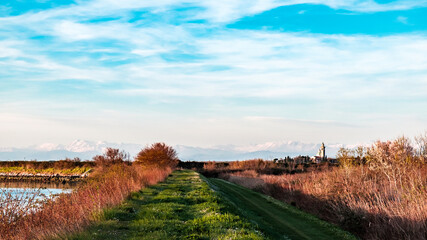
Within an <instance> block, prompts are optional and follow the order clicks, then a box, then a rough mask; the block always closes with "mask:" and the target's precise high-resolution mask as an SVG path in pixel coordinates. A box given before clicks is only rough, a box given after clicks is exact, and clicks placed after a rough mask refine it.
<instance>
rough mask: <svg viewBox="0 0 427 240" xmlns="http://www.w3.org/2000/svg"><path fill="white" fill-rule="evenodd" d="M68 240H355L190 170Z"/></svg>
mask: <svg viewBox="0 0 427 240" xmlns="http://www.w3.org/2000/svg"><path fill="white" fill-rule="evenodd" d="M207 183H208V184H207ZM210 187H212V188H213V189H215V192H214V191H212V190H211V189H210ZM70 238H71V239H74V240H80V239H81V240H83V239H111V238H114V239H331V240H333V239H355V238H354V237H353V236H351V235H350V234H348V233H346V232H344V231H342V230H339V229H338V228H337V227H335V226H333V225H331V224H328V223H326V222H323V221H320V220H318V219H316V218H315V217H313V216H311V215H309V214H306V213H303V212H301V211H299V210H297V209H296V208H294V207H292V206H289V205H286V204H284V203H281V202H279V201H276V200H274V199H272V198H268V197H266V196H263V195H261V194H259V193H256V192H253V191H251V190H248V189H245V188H242V187H240V186H237V185H234V184H231V183H227V182H225V181H223V180H219V179H206V178H204V177H203V176H201V177H199V175H198V174H197V173H195V172H193V171H188V170H185V171H175V172H174V173H173V174H172V175H171V176H170V177H169V178H168V179H167V180H166V181H165V182H163V183H160V184H157V185H155V186H152V187H150V188H146V189H143V190H141V191H139V192H136V193H133V194H132V195H131V197H130V199H128V200H127V201H125V202H124V203H123V204H122V205H120V206H119V207H116V208H112V209H108V210H105V211H104V213H103V215H102V217H101V218H100V220H99V221H98V222H97V223H95V224H94V225H92V226H91V227H90V228H89V229H87V230H86V231H85V232H83V233H79V234H76V235H73V236H71V237H70Z"/></svg>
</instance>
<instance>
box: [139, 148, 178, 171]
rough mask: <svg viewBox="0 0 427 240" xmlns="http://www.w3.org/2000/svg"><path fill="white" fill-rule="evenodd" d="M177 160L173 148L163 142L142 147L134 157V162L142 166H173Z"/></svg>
mask: <svg viewBox="0 0 427 240" xmlns="http://www.w3.org/2000/svg"><path fill="white" fill-rule="evenodd" d="M178 162H179V159H178V157H177V154H176V151H175V149H173V148H172V147H170V146H168V145H166V144H165V143H154V144H152V145H151V146H149V147H146V148H144V149H142V150H141V151H140V152H139V153H138V156H136V158H135V163H137V164H140V165H141V166H143V167H144V168H164V167H170V168H174V167H176V165H177V164H178Z"/></svg>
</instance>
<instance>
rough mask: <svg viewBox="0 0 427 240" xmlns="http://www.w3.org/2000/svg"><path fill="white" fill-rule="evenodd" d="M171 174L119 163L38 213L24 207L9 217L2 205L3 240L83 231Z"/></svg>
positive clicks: (0, 227)
mask: <svg viewBox="0 0 427 240" xmlns="http://www.w3.org/2000/svg"><path fill="white" fill-rule="evenodd" d="M170 172H171V169H169V168H165V169H150V170H142V169H141V168H140V167H138V166H130V165H127V164H115V165H112V166H109V167H105V168H100V170H99V171H98V172H96V174H95V175H94V176H92V177H91V179H90V180H88V182H86V183H85V184H84V185H82V186H81V187H79V188H78V189H77V190H75V191H73V192H72V193H71V194H62V195H60V196H59V197H57V198H55V199H54V200H51V201H48V202H46V203H45V204H44V205H43V206H42V207H41V208H40V209H39V210H38V211H32V212H28V211H26V210H25V208H24V209H22V210H21V212H19V213H17V215H15V216H14V217H12V218H7V217H8V215H7V214H8V213H7V209H8V206H7V204H5V205H4V206H3V205H0V214H1V213H4V214H3V215H4V216H2V217H3V218H2V219H1V220H2V223H3V224H1V225H0V239H47V238H51V237H61V236H65V235H66V234H68V233H70V232H74V231H78V230H81V229H82V228H83V227H85V226H87V225H88V224H89V223H90V222H91V221H93V220H96V219H97V218H98V217H99V215H100V213H101V210H102V209H103V208H106V207H111V206H114V205H117V204H119V203H121V202H122V201H123V200H124V199H125V198H126V197H127V196H129V194H130V193H131V192H133V191H136V190H139V189H141V188H143V187H145V186H148V185H152V184H155V183H157V182H159V181H161V180H163V179H165V178H166V177H167V176H168V174H169V173H170ZM2 202H7V201H3V200H2ZM9 207H10V206H9ZM9 217H10V216H9ZM4 219H5V220H6V221H3V220H4Z"/></svg>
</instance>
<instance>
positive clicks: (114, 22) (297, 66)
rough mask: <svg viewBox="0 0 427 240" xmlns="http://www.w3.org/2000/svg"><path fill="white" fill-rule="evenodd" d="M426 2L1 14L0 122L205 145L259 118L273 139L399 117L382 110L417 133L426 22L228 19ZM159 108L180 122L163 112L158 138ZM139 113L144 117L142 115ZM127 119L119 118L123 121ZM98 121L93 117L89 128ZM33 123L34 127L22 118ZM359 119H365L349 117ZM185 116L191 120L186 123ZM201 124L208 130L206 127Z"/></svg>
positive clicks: (147, 5) (367, 128) (107, 7)
mask: <svg viewBox="0 0 427 240" xmlns="http://www.w3.org/2000/svg"><path fill="white" fill-rule="evenodd" d="M426 3H427V1H393V2H391V3H388V4H378V3H376V2H375V1H371V0H366V1H356V0H355V1H344V0H343V1H336V0H333V1H332V0H323V1H321V0H313V1H301V0H295V1H273V0H269V1H265V0H259V1H252V2H251V3H250V4H249V3H248V2H247V1H168V0H160V1H137V0H124V1H119V2H117V1H113V0H111V1H105V0H102V1H101V0H99V1H98V0H97V1H77V2H76V3H75V4H70V5H63V6H60V7H57V8H52V9H43V10H37V11H30V12H27V13H23V14H21V15H17V16H5V17H0V39H1V40H0V77H1V79H2V81H0V97H1V98H2V99H5V100H4V101H2V102H1V103H0V109H1V110H2V114H3V115H2V117H3V118H2V121H3V123H5V124H6V125H4V126H5V127H0V129H1V132H2V133H4V132H5V133H9V134H11V133H10V132H9V131H8V130H7V129H13V131H15V130H18V129H21V128H22V126H24V128H22V129H23V130H22V133H20V137H21V138H24V135H25V134H24V131H29V132H31V133H32V134H35V135H37V134H38V135H43V132H44V131H47V130H48V129H55V131H56V132H61V131H64V132H66V134H64V135H66V138H67V139H72V138H78V136H77V137H76V136H75V133H79V134H83V135H84V136H82V137H85V136H86V138H89V139H91V138H94V136H96V135H102V136H105V137H106V138H109V139H112V138H113V137H114V136H113V134H111V133H103V132H104V131H106V130H107V131H106V132H110V131H112V130H111V129H116V130H114V134H117V135H120V132H128V133H127V134H125V135H126V137H127V138H132V136H131V135H132V134H133V133H134V132H133V131H130V130H129V127H130V126H132V127H135V128H139V130H138V133H140V135H141V136H142V135H144V134H148V135H149V136H150V137H147V138H146V139H144V140H147V139H150V140H151V139H155V138H162V137H164V138H168V139H172V141H178V139H179V138H181V137H184V138H188V139H190V138H193V139H195V140H194V141H195V142H197V141H204V144H213V142H214V141H227V139H230V140H229V141H236V142H238V141H243V140H239V139H240V138H241V136H242V135H243V136H245V137H246V138H251V134H249V133H245V132H248V131H251V130H253V129H263V130H262V131H264V132H268V134H271V136H265V135H263V133H262V131H261V130H254V131H255V133H253V136H252V139H255V138H260V139H262V141H264V140H265V141H269V139H268V138H269V137H271V138H274V139H279V137H280V134H279V133H278V129H279V130H281V131H283V132H284V133H285V134H287V135H289V136H290V137H292V138H296V139H302V138H303V139H304V140H307V139H309V132H310V131H311V132H315V133H318V134H321V135H327V134H328V132H334V131H335V132H338V133H336V135H339V136H340V137H336V138H337V139H338V138H339V139H341V140H343V141H344V140H345V138H346V136H348V135H350V134H355V136H357V137H360V136H361V135H362V134H367V133H369V132H372V131H371V130H372V129H371V127H372V128H375V127H378V129H379V130H378V131H377V132H376V133H377V134H379V135H381V136H383V135H384V133H387V127H390V126H394V129H396V126H398V125H397V123H395V122H394V123H393V124H391V125H389V126H385V125H384V126H381V124H380V123H378V122H379V121H378V120H377V119H378V117H385V116H386V118H388V117H390V118H393V119H396V122H399V121H402V120H403V119H406V118H409V120H410V121H409V122H411V123H412V125H411V127H408V129H409V130H408V131H411V133H412V132H413V131H415V130H414V128H420V127H422V126H425V123H424V125H423V120H425V119H426V118H427V115H426V113H425V112H420V111H419V109H423V107H425V106H426V102H427V99H426V96H425V89H427V82H426V80H425V79H426V76H427V69H426V66H427V54H425V53H426V52H427V37H426V33H425V32H424V31H421V32H412V33H401V34H393V35H386V36H375V35H368V34H359V35H343V34H313V33H310V32H284V31H273V30H267V29H262V30H250V29H249V30H239V29H231V28H228V27H227V24H229V23H232V22H235V21H236V20H238V19H241V18H243V17H246V16H252V15H255V14H258V13H261V12H265V11H268V10H271V9H274V8H276V7H279V6H285V5H295V4H321V5H326V6H329V7H331V8H334V9H343V10H348V11H352V12H355V13H361V12H363V13H369V12H375V11H394V10H405V9H411V8H420V7H425V6H426ZM396 20H397V21H401V22H402V23H407V22H408V19H407V18H403V17H402V18H398V19H395V18H394V19H393V21H396ZM22 99H25V100H26V101H24V102H23V100H22ZM134 112H138V113H139V114H137V115H132V114H133V113H134ZM374 113H376V114H378V115H376V114H374ZM52 116H54V117H52ZM79 116H84V117H86V118H87V121H86V119H85V120H80V121H82V122H80V123H81V124H82V125H84V126H82V125H78V124H76V125H72V126H73V128H72V130H71V131H74V132H73V133H70V132H69V131H66V130H65V129H66V128H69V125H68V124H70V122H71V121H74V120H79ZM250 116H259V117H260V119H262V121H257V122H254V121H251V120H250V119H249V118H250ZM403 116H405V117H403ZM166 117H168V118H177V120H176V123H167V122H164V124H166V125H167V126H168V129H165V130H162V132H161V133H160V134H159V136H158V137H152V136H155V135H156V134H157V133H156V131H155V130H153V129H155V128H156V126H157V125H156V124H158V122H159V120H158V118H166ZM193 117H194V119H193ZM248 117H249V118H248ZM132 118H133V120H129V119H132ZM271 118H278V119H282V120H283V119H284V120H283V121H272V119H271ZM64 119H65V120H68V122H65V120H64ZM147 119H148V120H147ZM208 119H214V120H213V122H211V121H209V120H208ZM289 119H290V120H292V119H297V120H295V121H290V120H289ZM312 119H317V120H316V121H311V120H312ZM252 120H253V119H252ZM142 121H145V122H144V123H145V125H144V126H139V125H140V124H139V123H140V122H142ZM13 122H15V123H13ZM123 122H126V123H128V124H127V126H126V127H119V125H120V124H123ZM18 123H19V124H18ZM96 123H100V126H101V127H99V128H97V129H96V130H94V128H96V127H94V128H91V127H93V126H95V125H96ZM208 123H209V124H208ZM319 123H325V125H326V128H325V130H319V129H317V128H319ZM210 124H211V125H210ZM34 125H37V126H39V127H40V129H41V130H40V131H35V130H34V129H32V128H34V127H30V126H34ZM195 126H196V127H195ZM360 126H363V129H364V130H363V131H359V130H357V129H358V128H359V127H360ZM303 127H306V128H307V130H301V132H303V134H302V135H303V136H301V135H300V134H299V132H296V130H295V129H296V128H300V129H301V128H303ZM180 128H182V129H185V128H188V129H193V128H194V130H193V132H192V133H188V134H187V133H185V131H181V130H180ZM209 128H211V129H209ZM169 129H173V130H169ZM167 130H169V131H173V133H170V134H169V135H171V134H174V135H175V136H176V137H175V138H174V137H170V136H169V135H168V133H167ZM227 131H228V133H226V132H227ZM257 131H259V133H258V132H257ZM292 131H293V132H292ZM340 131H342V133H341V132H340ZM358 131H359V132H358ZM397 131H398V130H395V131H393V133H390V134H396V132H397ZM131 132H132V133H131ZM199 132H205V133H206V135H207V136H213V137H212V138H215V140H212V141H208V140H204V139H202V138H203V136H200V134H198V133H199ZM264 134H265V133H264ZM53 135H54V134H53V133H49V134H46V136H40V137H39V138H34V139H33V141H36V139H37V141H41V140H42V139H46V138H55V136H53ZM229 135H235V136H231V137H230V136H229ZM344 135H346V136H344ZM320 138H321V137H318V139H320ZM354 138H356V137H354ZM55 139H59V138H55ZM135 139H136V137H135ZM188 139H187V140H185V141H188V142H190V141H192V140H188ZM318 139H316V141H317V140H318ZM330 139H332V137H330ZM248 141H250V140H248ZM15 142H19V140H16V139H15ZM6 143H8V141H7V140H3V142H0V145H1V144H3V145H5V144H6ZM7 145H8V146H9V144H7Z"/></svg>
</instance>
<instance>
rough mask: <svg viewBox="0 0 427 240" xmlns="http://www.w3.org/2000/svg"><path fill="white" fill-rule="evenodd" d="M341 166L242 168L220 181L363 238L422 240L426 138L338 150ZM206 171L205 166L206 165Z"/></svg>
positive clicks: (426, 215) (426, 219)
mask: <svg viewBox="0 0 427 240" xmlns="http://www.w3.org/2000/svg"><path fill="white" fill-rule="evenodd" d="M338 157H339V161H340V167H336V168H330V169H328V170H325V171H312V172H309V173H300V174H283V175H271V174H259V172H257V171H255V170H254V169H252V170H247V171H243V172H236V173H224V174H222V175H221V176H220V177H222V178H224V179H226V180H229V181H231V182H234V183H237V184H240V185H243V186H246V187H249V188H252V189H256V190H258V191H261V192H263V193H265V194H268V195H271V196H273V197H275V198H277V199H280V200H283V201H285V202H287V203H290V204H292V205H296V206H297V207H299V208H300V209H303V210H305V211H307V212H310V213H312V214H314V215H317V216H318V217H320V218H322V219H325V220H328V221H329V222H332V223H335V224H338V225H340V226H341V227H343V228H344V229H346V230H349V231H350V232H352V233H354V234H356V235H358V236H359V237H361V238H362V239H426V237H427V236H426V232H427V189H426V182H427V166H426V160H427V136H421V137H419V138H417V139H416V144H415V145H414V144H411V142H410V141H409V139H407V138H404V137H401V138H398V139H396V140H394V141H386V142H381V141H378V142H376V143H375V144H373V145H372V146H371V147H368V148H358V149H356V150H351V149H342V150H340V152H339V154H338ZM208 167H209V165H208Z"/></svg>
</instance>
